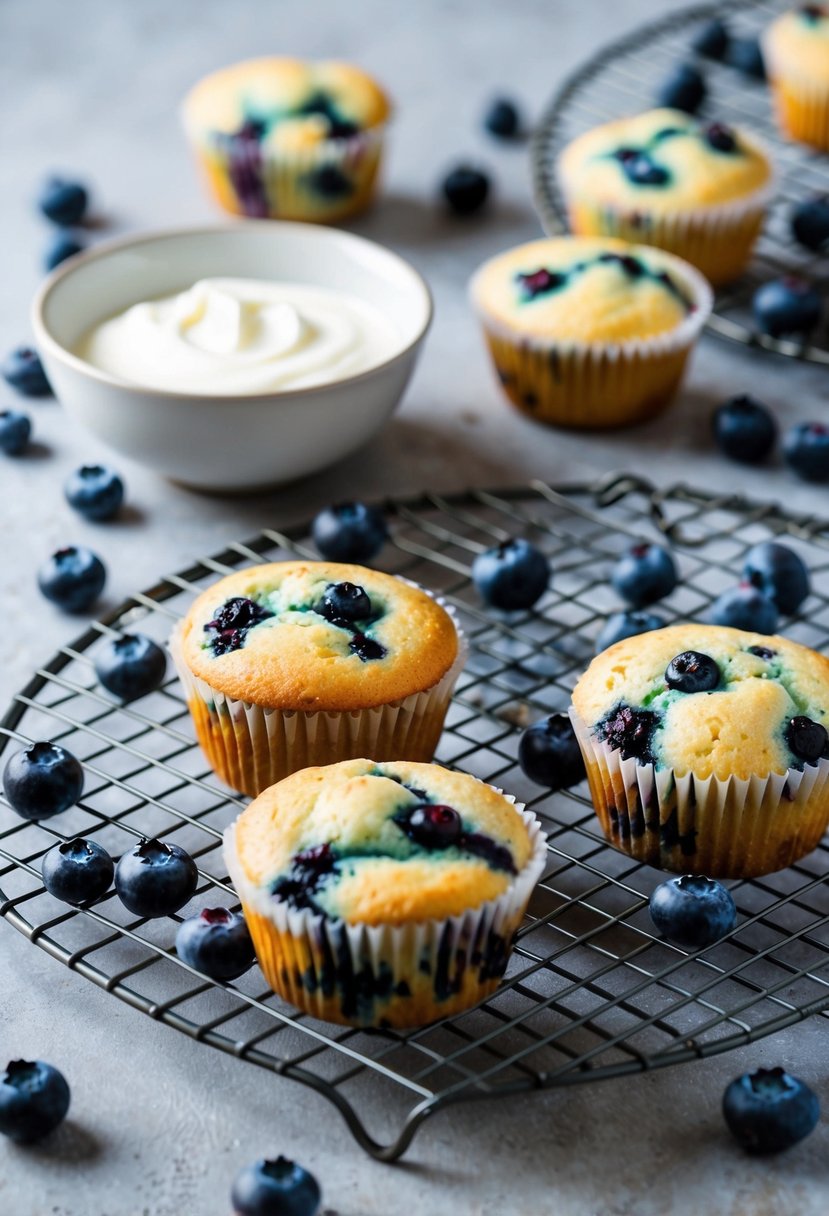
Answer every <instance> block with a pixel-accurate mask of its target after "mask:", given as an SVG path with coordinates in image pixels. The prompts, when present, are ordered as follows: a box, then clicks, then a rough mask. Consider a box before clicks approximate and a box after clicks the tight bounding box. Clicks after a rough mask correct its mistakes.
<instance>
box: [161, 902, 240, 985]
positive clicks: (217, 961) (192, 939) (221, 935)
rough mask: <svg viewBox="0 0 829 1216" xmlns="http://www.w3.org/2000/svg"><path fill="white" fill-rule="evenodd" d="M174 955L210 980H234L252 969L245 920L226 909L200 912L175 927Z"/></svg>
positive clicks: (203, 909) (205, 909)
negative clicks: (176, 930)
mask: <svg viewBox="0 0 829 1216" xmlns="http://www.w3.org/2000/svg"><path fill="white" fill-rule="evenodd" d="M176 954H177V955H178V956H179V958H180V959H183V960H184V962H185V963H188V964H189V966H191V967H195V969H196V970H197V971H201V972H202V973H203V974H204V975H206V976H208V977H209V978H210V979H211V980H221V981H223V982H226V981H228V980H236V979H238V978H239V976H240V975H244V973H245V972H246V971H249V970H250V968H251V967H252V966H253V961H254V957H255V956H254V952H253V942H252V941H251V936H250V933H249V932H248V927H247V924H246V923H245V918H244V916H242V914H241V913H240V912H231V911H229V909H227V908H202V910H201V912H199V914H198V916H191V917H190V919H189V920H185V921H183V922H182V924H181V925H179V928H178V932H177V933H176Z"/></svg>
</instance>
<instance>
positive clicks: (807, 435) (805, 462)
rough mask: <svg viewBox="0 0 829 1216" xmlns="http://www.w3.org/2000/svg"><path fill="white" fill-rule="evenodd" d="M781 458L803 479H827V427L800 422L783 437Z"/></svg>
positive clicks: (828, 435)
mask: <svg viewBox="0 0 829 1216" xmlns="http://www.w3.org/2000/svg"><path fill="white" fill-rule="evenodd" d="M783 459H784V460H785V461H786V464H787V465H788V466H789V468H790V469H791V470H792V471H793V472H794V473H797V475H798V477H802V478H803V480H804V481H815V482H826V481H829V427H826V426H824V425H823V423H821V422H800V423H798V425H797V426H793V427H791V428H790V429H789V430H788V431H786V434H785V436H784V437H783Z"/></svg>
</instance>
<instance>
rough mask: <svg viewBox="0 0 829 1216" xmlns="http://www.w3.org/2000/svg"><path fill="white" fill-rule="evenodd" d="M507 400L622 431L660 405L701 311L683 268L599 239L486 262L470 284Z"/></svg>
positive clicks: (525, 248)
mask: <svg viewBox="0 0 829 1216" xmlns="http://www.w3.org/2000/svg"><path fill="white" fill-rule="evenodd" d="M470 294H471V299H472V304H473V307H474V308H475V310H476V311H477V313H478V315H479V317H480V320H481V322H482V324H483V329H484V336H485V339H486V342H487V345H488V347H489V351H490V354H491V356H492V360H493V363H494V365H495V370H496V373H497V375H498V378H499V379H500V381H501V384H502V386H503V388H504V391H505V392H506V394H507V396H508V397H509V399H510V401H511V402H512V403H513V404H514V405H516V406H517V407H518V409H520V410H522V411H523V412H524V413H527V414H529V415H530V416H531V417H533V418H536V419H537V420H539V421H541V422H548V423H553V424H556V425H559V426H571V427H586V428H591V429H596V428H600V427H613V426H623V425H627V424H630V423H634V422H640V421H642V420H643V419H645V418H649V417H651V416H652V415H653V414H656V413H658V412H659V411H660V410H661V409H663V408H664V407H665V405H667V403H668V402H669V401H670V399H671V396H672V395H673V392H674V390H675V389H676V387H677V385H678V383H679V381H680V379H681V377H682V372H683V369H684V367H685V362H686V359H687V357H688V354H689V352H690V350H691V348H692V346H693V343H694V340H695V338H696V337H697V335H698V333H699V331H700V329H701V328H702V326H703V324H704V323H705V319H706V317H707V316H708V313H709V311H710V308H711V292H710V289H709V287H708V285H707V283H706V282H705V281H704V279H703V278H702V277H701V275H699V274H698V273H697V272H696V271H695V270H694V269H693V267H691V266H689V265H687V263H685V262H682V261H680V260H679V259H678V258H675V257H672V256H671V255H670V254H667V253H664V252H663V251H662V250H660V249H652V248H648V247H645V246H642V245H629V244H627V243H626V242H624V241H617V240H613V239H610V238H607V237H599V238H596V237H593V238H588V237H549V238H546V239H544V240H540V241H531V242H530V243H529V244H526V245H519V246H518V247H517V248H515V249H510V250H508V251H507V252H506V253H502V254H499V255H498V256H497V257H494V258H491V259H490V260H489V261H488V262H485V263H484V265H483V266H482V267H481V268H480V269H479V270H478V272H477V274H476V275H475V277H474V278H473V280H472V284H471V287H470Z"/></svg>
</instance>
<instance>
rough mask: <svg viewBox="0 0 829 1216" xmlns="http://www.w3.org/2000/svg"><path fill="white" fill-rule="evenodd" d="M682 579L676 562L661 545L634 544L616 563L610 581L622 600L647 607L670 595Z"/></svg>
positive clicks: (648, 543)
mask: <svg viewBox="0 0 829 1216" xmlns="http://www.w3.org/2000/svg"><path fill="white" fill-rule="evenodd" d="M678 581H679V576H678V574H677V569H676V563H675V562H674V559H673V558H672V557H671V555H670V553H669V552H668V550H667V549H663V548H662V546H661V545H655V544H652V543H650V542H643V543H642V544H639V545H634V546H633V547H632V548H631V549H629V550H628V552H627V553H625V554H624V556H623V557H620V558H619V560H618V562H617V563H616V565H615V567H614V570H613V574H612V576H611V582H612V584H613V588H614V590H615V591H616V593H617V594H618V595H620V596H621V597H622V599H623V600H627V602H628V603H629V604H631V605H632V606H633V607H634V608H644V607H645V606H646V605H647V604H653V603H655V602H656V600H661V599H664V598H665V596H666V595H670V593H671V592H672V591H673V589H674V587H675V586H676V585H677V582H678Z"/></svg>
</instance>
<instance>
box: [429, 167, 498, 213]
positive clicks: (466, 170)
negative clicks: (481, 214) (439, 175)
mask: <svg viewBox="0 0 829 1216" xmlns="http://www.w3.org/2000/svg"><path fill="white" fill-rule="evenodd" d="M441 189H442V191H443V197H444V198H445V199H446V202H447V203H448V204H449V207H450V208H451V210H452V211H454V212H455V215H472V214H473V212H475V211H480V209H481V207H483V205H484V203H485V202H486V200H487V198H488V196H489V178H488V177H487V175H486V173H484V172H483V171H482V170H481V169H475V168H474V167H473V166H472V165H458V166H457V168H455V169H452V170H451V172H449V173H447V175H446V177H445V178H444V179H443V185H442V186H441Z"/></svg>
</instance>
